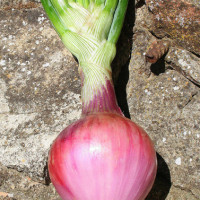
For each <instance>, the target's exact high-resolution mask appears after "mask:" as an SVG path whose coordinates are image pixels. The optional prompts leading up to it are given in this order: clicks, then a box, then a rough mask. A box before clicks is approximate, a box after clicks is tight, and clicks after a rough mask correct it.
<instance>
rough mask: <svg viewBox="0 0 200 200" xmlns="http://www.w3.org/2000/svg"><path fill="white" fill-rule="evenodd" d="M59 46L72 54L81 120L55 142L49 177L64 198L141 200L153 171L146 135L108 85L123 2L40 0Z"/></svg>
mask: <svg viewBox="0 0 200 200" xmlns="http://www.w3.org/2000/svg"><path fill="white" fill-rule="evenodd" d="M41 1H42V4H43V6H44V8H45V11H46V12H47V14H48V16H49V18H50V20H51V22H52V23H53V26H54V28H55V29H56V31H57V32H58V34H59V36H60V37H61V39H62V41H63V43H64V45H65V46H66V47H67V48H68V50H70V51H71V52H72V53H73V55H75V56H76V58H77V59H78V62H79V72H80V76H81V81H82V85H81V86H82V90H81V96H82V117H81V119H80V120H78V121H77V122H74V123H73V124H71V125H70V126H68V127H67V128H66V129H64V130H63V131H62V132H61V133H60V135H58V137H57V138H56V139H55V141H54V143H53V145H52V146H51V149H50V152H49V159H48V168H49V175H50V178H51V181H52V183H53V185H54V186H55V188H56V190H57V192H58V193H59V195H60V196H61V198H62V199H63V200H143V199H144V198H145V197H146V196H147V194H148V193H149V191H150V189H151V187H152V185H153V182H154V179H155V175H156V170H157V161H156V152H155V150H154V147H153V144H152V141H151V139H150V138H149V136H148V135H147V133H146V132H145V131H144V130H143V129H142V128H141V127H139V126H138V125H137V124H135V123H133V122H132V121H131V120H129V119H127V118H125V117H124V116H123V113H122V111H121V109H120V108H119V106H118V104H117V101H116V97H115V91H114V86H113V81H112V70H111V67H110V65H111V62H112V60H113V59H114V57H115V55H116V43H117V40H118V37H119V35H120V32H121V29H122V25H123V20H124V16H125V13H126V8H127V5H128V0H100V1H90V0H88V1H86V0H84V1H83V0H76V1H74V0H41Z"/></svg>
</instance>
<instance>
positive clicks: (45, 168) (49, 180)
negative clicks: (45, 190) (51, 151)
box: [43, 163, 51, 185]
mask: <svg viewBox="0 0 200 200" xmlns="http://www.w3.org/2000/svg"><path fill="white" fill-rule="evenodd" d="M43 177H44V181H45V185H49V184H50V183H51V179H50V177H49V170H48V163H46V165H45V167H44V176H43Z"/></svg>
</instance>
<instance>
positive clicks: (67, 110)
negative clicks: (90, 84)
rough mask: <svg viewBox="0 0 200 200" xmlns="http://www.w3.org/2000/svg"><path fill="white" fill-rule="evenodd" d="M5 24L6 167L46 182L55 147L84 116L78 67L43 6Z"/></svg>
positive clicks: (11, 13)
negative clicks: (65, 131) (50, 152)
mask: <svg viewBox="0 0 200 200" xmlns="http://www.w3.org/2000/svg"><path fill="white" fill-rule="evenodd" d="M0 19H1V21H0V26H1V27H2V28H1V35H0V46H1V49H2V50H1V53H0V67H1V70H0V88H1V91H0V132H1V135H0V151H1V154H0V162H1V163H2V164H3V165H4V166H7V167H9V168H13V169H17V170H18V171H23V172H26V173H28V174H29V175H30V176H33V177H36V179H38V180H40V179H43V177H44V169H45V167H46V162H47V156H48V150H49V147H50V145H51V143H52V142H53V140H54V139H55V137H56V136H57V135H58V134H59V132H60V131H62V129H64V128H65V127H66V126H67V125H69V124H70V123H71V122H72V121H74V120H76V119H78V118H79V117H80V114H81V101H80V80H79V75H78V70H77V69H78V65H77V63H76V62H75V60H74V58H73V57H72V55H71V53H69V52H68V51H67V50H66V48H65V47H64V45H63V44H62V42H61V41H60V39H59V37H58V35H57V33H56V32H55V31H54V30H53V29H52V27H51V26H50V24H49V21H48V19H47V17H46V15H45V14H44V11H43V9H42V8H41V7H38V8H32V9H21V10H17V9H14V10H12V9H11V10H1V11H0Z"/></svg>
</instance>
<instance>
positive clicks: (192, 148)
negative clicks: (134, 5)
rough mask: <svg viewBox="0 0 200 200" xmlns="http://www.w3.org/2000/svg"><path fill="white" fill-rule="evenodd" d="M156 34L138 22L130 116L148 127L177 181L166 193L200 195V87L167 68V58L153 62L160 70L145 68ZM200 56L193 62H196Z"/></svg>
mask: <svg viewBox="0 0 200 200" xmlns="http://www.w3.org/2000/svg"><path fill="white" fill-rule="evenodd" d="M153 38H154V37H153V36H151V34H150V33H149V32H148V31H147V30H145V28H140V27H138V28H135V34H134V38H133V44H134V45H133V49H132V54H131V55H132V57H131V61H130V65H129V82H128V85H127V99H128V105H129V109H130V114H131V118H132V120H133V121H135V122H137V123H138V124H140V125H141V126H142V127H143V128H144V129H145V130H146V131H147V132H148V134H149V135H150V137H151V138H152V140H153V142H154V144H155V148H156V150H157V152H158V154H159V155H160V156H161V157H162V159H163V160H164V161H165V162H166V165H167V167H168V170H169V171H168V173H169V174H168V175H166V174H165V173H167V172H166V171H165V172H163V173H164V175H165V176H168V178H169V179H170V180H171V182H172V187H171V190H170V193H169V194H168V195H167V199H176V200H177V199H180V200H181V199H198V198H199V196H200V192H199V187H200V182H199V180H200V173H199V164H200V162H199V155H200V143H199V138H200V127H199V124H200V89H199V87H197V86H196V85H194V84H193V83H192V82H190V81H189V80H188V79H186V78H185V77H184V76H183V75H182V74H180V73H178V72H177V71H174V70H171V69H167V70H165V66H164V65H165V63H164V60H163V61H162V62H160V63H157V64H156V65H152V66H151V71H153V72H157V73H156V74H157V75H155V74H153V73H151V75H150V76H148V73H145V72H146V70H147V68H148V67H149V64H147V63H146V60H145V52H146V49H147V46H148V45H149V43H150V42H151V41H152V40H153ZM177 54H178V56H180V55H181V54H179V52H177ZM193 56H194V55H193ZM196 59H197V60H198V58H195V59H194V60H192V59H191V58H190V59H188V62H190V63H193V64H194V65H195V63H196V62H195V60H196ZM196 64H197V63H196ZM194 65H193V66H192V67H193V68H198V67H199V66H194ZM161 168H162V167H161ZM165 181H166V180H165ZM177 188H178V189H177ZM171 191H173V192H171ZM174 191H177V192H178V193H179V192H180V194H181V195H180V194H179V195H178V194H176V195H175V193H174ZM182 191H184V192H182ZM189 196H190V197H191V198H189ZM151 199H161V198H159V197H157V198H155V197H154V198H151Z"/></svg>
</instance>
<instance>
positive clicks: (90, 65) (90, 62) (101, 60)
mask: <svg viewBox="0 0 200 200" xmlns="http://www.w3.org/2000/svg"><path fill="white" fill-rule="evenodd" d="M115 53H116V47H115V45H113V44H111V43H108V42H106V41H105V42H104V43H102V45H101V46H100V47H99V48H98V49H97V51H96V52H93V53H92V55H91V56H90V57H89V59H87V62H85V60H84V61H82V60H79V73H80V76H81V83H82V88H81V96H82V115H88V114H91V113H96V112H112V113H118V114H120V115H123V114H122V111H121V109H120V108H119V106H118V104H117V100H116V96H115V91H114V85H113V81H112V69H111V66H110V64H111V62H112V60H113V58H114V56H115Z"/></svg>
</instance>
